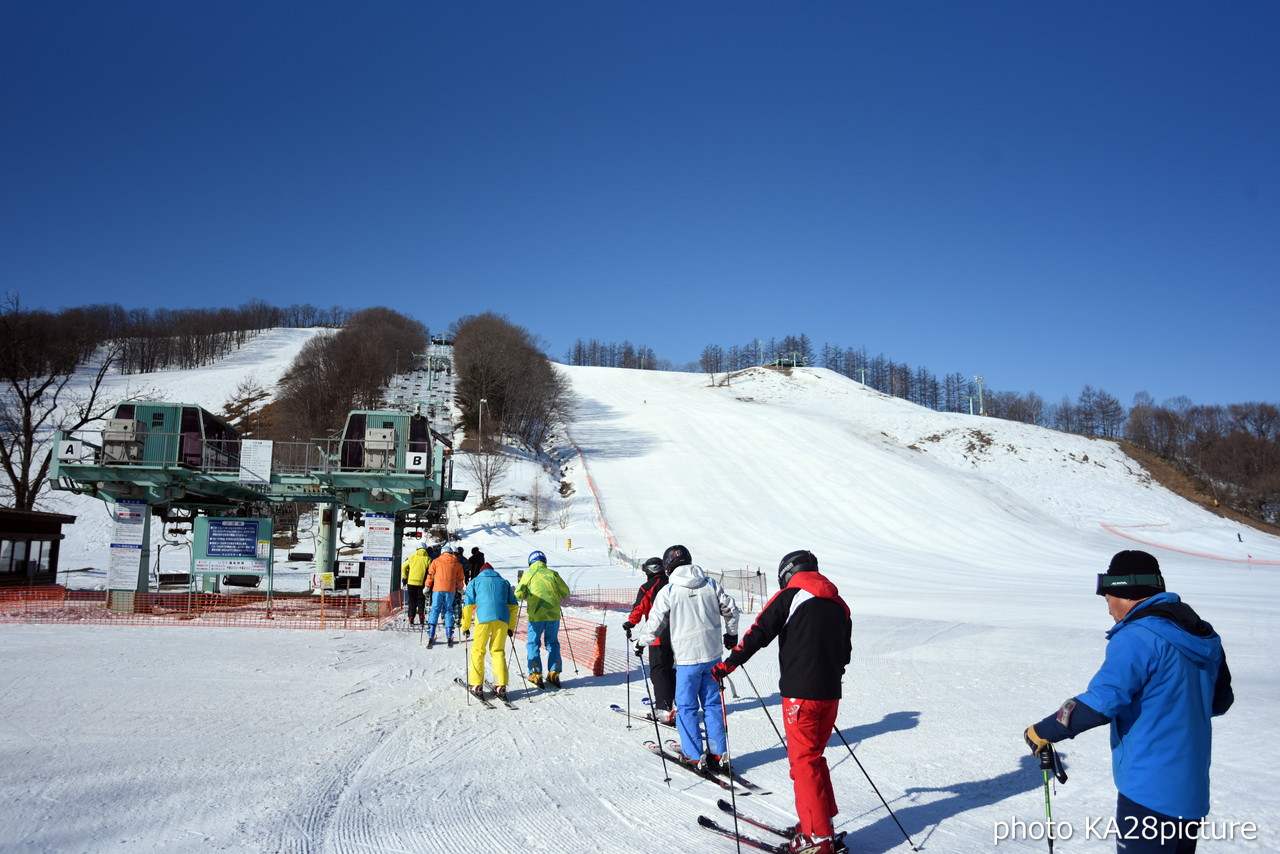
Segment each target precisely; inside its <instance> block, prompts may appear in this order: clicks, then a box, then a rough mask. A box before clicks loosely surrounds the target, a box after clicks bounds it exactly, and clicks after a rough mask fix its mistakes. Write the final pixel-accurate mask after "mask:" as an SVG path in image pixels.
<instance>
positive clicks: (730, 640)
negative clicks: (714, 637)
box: [724, 635, 738, 649]
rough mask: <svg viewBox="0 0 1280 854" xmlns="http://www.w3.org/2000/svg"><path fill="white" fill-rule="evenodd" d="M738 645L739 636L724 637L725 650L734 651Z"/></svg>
mask: <svg viewBox="0 0 1280 854" xmlns="http://www.w3.org/2000/svg"><path fill="white" fill-rule="evenodd" d="M737 645H738V636H737V635H725V636H724V648H725V649H733V648H734V647H735V646H737Z"/></svg>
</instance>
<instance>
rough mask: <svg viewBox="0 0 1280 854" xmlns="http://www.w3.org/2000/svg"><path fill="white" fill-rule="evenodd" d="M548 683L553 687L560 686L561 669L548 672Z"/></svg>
mask: <svg viewBox="0 0 1280 854" xmlns="http://www.w3.org/2000/svg"><path fill="white" fill-rule="evenodd" d="M547 684H548V685H550V686H551V687H553V688H559V687H560V671H559V670H552V671H551V672H550V673H548V674H547Z"/></svg>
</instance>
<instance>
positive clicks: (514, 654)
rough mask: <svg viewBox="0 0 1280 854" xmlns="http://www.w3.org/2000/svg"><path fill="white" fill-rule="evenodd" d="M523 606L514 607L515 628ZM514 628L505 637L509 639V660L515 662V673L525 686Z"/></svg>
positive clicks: (527, 682)
mask: <svg viewBox="0 0 1280 854" xmlns="http://www.w3.org/2000/svg"><path fill="white" fill-rule="evenodd" d="M523 608H524V605H520V606H519V607H518V608H516V629H518V628H520V611H521V610H522V609H523ZM516 629H512V630H511V631H509V632H507V638H508V639H509V640H510V641H511V660H512V661H514V662H515V663H516V673H519V674H520V680H521V681H522V682H524V684H525V687H526V688H527V687H528V686H529V680H528V679H526V678H525V675H524V666H523V665H521V664H520V653H519V651H518V650H517V649H516Z"/></svg>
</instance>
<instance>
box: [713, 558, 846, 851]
mask: <svg viewBox="0 0 1280 854" xmlns="http://www.w3.org/2000/svg"><path fill="white" fill-rule="evenodd" d="M778 587H780V588H781V589H780V590H779V591H778V592H777V594H775V595H774V597H773V598H772V599H770V600H769V602H768V603H767V604H766V605H765V606H764V610H762V611H761V612H760V616H759V617H757V618H756V621H755V623H753V624H752V626H751V628H750V629H749V630H748V631H747V633H746V634H745V635H743V636H742V641H741V642H740V643H739V644H738V645H737V646H735V647H734V648H733V650H732V651H731V652H730V653H729V657H728V658H726V659H725V660H724V661H723V662H721V663H720V664H717V665H716V666H715V667H714V668H713V669H712V671H711V675H712V676H714V677H715V678H716V679H717V680H718V681H721V680H723V679H724V677H725V676H728V675H729V674H730V673H732V672H733V671H734V670H735V669H736V668H737V667H738V666H739V665H742V664H745V663H746V662H747V661H748V660H749V659H750V658H751V656H753V655H755V654H756V653H757V652H758V651H760V650H761V649H763V648H764V647H766V646H768V645H769V644H770V643H771V642H772V641H773V639H774V638H775V637H776V638H778V665H779V668H780V669H781V672H782V676H781V678H780V679H779V680H778V689H779V691H780V692H781V694H782V718H783V722H784V724H785V726H786V731H787V759H788V761H789V762H790V765H791V781H792V784H793V787H794V789H795V799H796V815H797V817H798V818H799V819H800V821H799V823H798V824H797V825H796V835H795V837H794V838H793V839H792V840H791V844H790V845H789V846H788V850H789V851H792V852H796V854H834V852H836V851H840V850H843V841H842V840H840V839H837V838H836V837H835V836H834V833H835V827H834V825H833V823H832V818H833V817H834V816H835V815H836V814H837V813H838V812H839V808H838V807H837V806H836V797H835V791H834V790H833V789H832V787H831V773H830V770H829V769H828V768H827V760H826V757H824V756H823V751H824V750H825V748H826V746H827V740H828V739H830V738H831V730H832V729H833V728H834V726H835V722H836V714H837V713H838V712H839V711H840V682H841V680H842V679H843V677H844V669H845V667H846V666H847V665H848V664H849V657H850V654H851V653H852V650H853V642H852V637H853V622H852V620H850V618H849V606H848V605H846V604H845V602H844V600H843V599H841V598H840V591H839V590H837V589H836V586H835V585H834V584H833V583H831V581H830V580H828V579H827V578H826V576H824V575H822V574H821V573H820V572H818V559H817V558H816V557H814V555H813V553H812V552H809V551H795V552H791V553H790V554H788V555H787V556H786V557H784V558H783V559H782V561H781V562H780V563H779V564H778Z"/></svg>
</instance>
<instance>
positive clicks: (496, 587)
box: [462, 564, 520, 699]
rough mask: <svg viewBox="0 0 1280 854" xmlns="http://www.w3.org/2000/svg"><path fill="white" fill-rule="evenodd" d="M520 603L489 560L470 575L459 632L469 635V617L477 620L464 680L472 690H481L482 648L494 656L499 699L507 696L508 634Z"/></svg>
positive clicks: (478, 692) (494, 676)
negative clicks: (460, 630) (471, 577)
mask: <svg viewBox="0 0 1280 854" xmlns="http://www.w3.org/2000/svg"><path fill="white" fill-rule="evenodd" d="M519 613H520V603H519V602H517V601H516V594H515V591H513V590H512V589H511V583H510V582H508V581H507V580H506V579H505V578H503V577H502V576H501V575H498V573H497V572H496V571H495V570H494V568H493V567H491V566H489V565H488V564H486V565H485V568H484V569H483V570H481V572H480V574H479V575H477V576H476V577H475V578H473V579H471V583H470V584H468V585H467V589H466V591H465V592H463V594H462V634H463V637H469V636H470V633H471V621H472V619H473V618H474V619H475V621H476V638H475V640H474V641H472V642H471V659H470V667H468V669H467V684H468V685H470V687H471V693H473V694H475V695H477V696H480V695H482V694H483V693H484V652H485V649H488V650H489V654H490V656H491V657H492V658H493V685H494V691H495V693H496V694H497V695H498V697H499V698H501V699H506V696H507V654H506V644H507V634H508V633H510V632H514V631H515V630H516V620H517V619H518V616H519Z"/></svg>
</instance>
